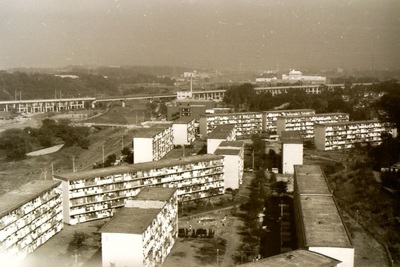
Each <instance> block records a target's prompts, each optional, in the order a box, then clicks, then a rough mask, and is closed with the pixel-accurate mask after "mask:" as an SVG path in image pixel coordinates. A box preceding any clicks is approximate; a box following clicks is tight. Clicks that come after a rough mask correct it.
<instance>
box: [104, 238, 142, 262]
mask: <svg viewBox="0 0 400 267" xmlns="http://www.w3.org/2000/svg"><path fill="white" fill-rule="evenodd" d="M101 246H102V266H103V267H110V266H112V265H111V264H114V266H116V267H119V266H124V267H125V266H126V267H136V266H143V244H142V236H141V235H137V234H136V235H135V234H123V233H102V234H101Z"/></svg>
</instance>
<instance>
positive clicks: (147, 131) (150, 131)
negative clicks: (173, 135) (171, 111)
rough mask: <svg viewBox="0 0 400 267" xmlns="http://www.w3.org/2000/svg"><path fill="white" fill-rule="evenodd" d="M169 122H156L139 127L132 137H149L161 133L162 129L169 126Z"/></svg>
mask: <svg viewBox="0 0 400 267" xmlns="http://www.w3.org/2000/svg"><path fill="white" fill-rule="evenodd" d="M171 125H172V124H171V123H168V124H167V123H166V124H156V125H152V126H151V127H150V128H144V129H141V130H140V131H138V132H137V133H135V135H134V136H133V138H136V137H138V138H151V137H154V136H156V135H157V134H159V133H161V132H162V131H164V130H165V129H167V128H169V127H171Z"/></svg>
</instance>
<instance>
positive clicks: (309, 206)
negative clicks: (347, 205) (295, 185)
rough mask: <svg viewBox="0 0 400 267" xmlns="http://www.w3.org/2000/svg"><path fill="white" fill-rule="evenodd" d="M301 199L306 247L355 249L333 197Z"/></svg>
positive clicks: (303, 197) (310, 196)
mask: <svg viewBox="0 0 400 267" xmlns="http://www.w3.org/2000/svg"><path fill="white" fill-rule="evenodd" d="M299 199H300V213H301V219H302V222H303V223H302V224H301V225H302V227H303V229H302V230H303V234H304V242H305V246H306V247H343V248H352V247H353V245H352V243H351V241H350V238H349V236H348V233H347V231H346V228H345V226H344V222H343V221H342V218H341V216H340V214H339V211H338V208H337V206H336V203H335V201H334V199H333V196H330V195H300V196H299Z"/></svg>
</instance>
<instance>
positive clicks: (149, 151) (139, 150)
mask: <svg viewBox="0 0 400 267" xmlns="http://www.w3.org/2000/svg"><path fill="white" fill-rule="evenodd" d="M133 149H134V150H133V163H140V162H147V161H153V138H137V137H135V138H133Z"/></svg>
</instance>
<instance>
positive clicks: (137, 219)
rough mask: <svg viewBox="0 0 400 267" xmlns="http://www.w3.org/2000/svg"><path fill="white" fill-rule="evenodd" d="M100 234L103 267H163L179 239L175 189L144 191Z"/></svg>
mask: <svg viewBox="0 0 400 267" xmlns="http://www.w3.org/2000/svg"><path fill="white" fill-rule="evenodd" d="M100 232H101V247H102V266H103V267H109V266H110V265H111V266H126V267H136V266H161V265H162V263H163V262H164V260H165V259H166V258H167V256H168V254H169V253H170V252H171V249H172V247H173V245H174V243H175V241H176V240H177V238H178V201H177V192H176V189H170V188H155V187H153V188H149V187H148V188H144V189H142V190H141V191H140V192H139V194H138V195H137V196H136V197H135V198H134V199H133V200H128V201H127V203H126V205H125V207H124V208H122V209H121V211H120V212H118V213H117V214H116V215H115V216H114V217H113V218H112V219H111V220H110V221H109V222H108V223H107V224H106V225H104V226H103V227H102V228H101V229H100Z"/></svg>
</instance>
